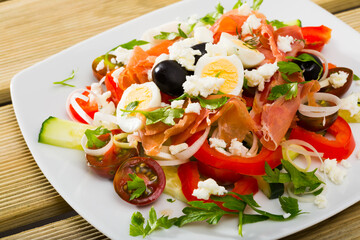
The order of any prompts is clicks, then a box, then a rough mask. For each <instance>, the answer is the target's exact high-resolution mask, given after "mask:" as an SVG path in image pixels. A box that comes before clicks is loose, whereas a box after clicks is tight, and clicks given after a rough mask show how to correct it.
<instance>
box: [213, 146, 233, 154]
mask: <svg viewBox="0 0 360 240" xmlns="http://www.w3.org/2000/svg"><path fill="white" fill-rule="evenodd" d="M215 150H216V151H218V152H219V153H222V154H224V155H226V156H230V155H231V153H229V152H228V151H226V150H225V149H223V148H220V147H216V148H215Z"/></svg>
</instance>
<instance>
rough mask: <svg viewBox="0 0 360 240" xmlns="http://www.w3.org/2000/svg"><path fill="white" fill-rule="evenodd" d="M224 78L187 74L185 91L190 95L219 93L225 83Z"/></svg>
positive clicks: (204, 95) (205, 95) (184, 85)
mask: <svg viewBox="0 0 360 240" xmlns="http://www.w3.org/2000/svg"><path fill="white" fill-rule="evenodd" d="M224 81H225V80H224V79H223V78H216V77H205V78H201V77H199V76H195V75H192V76H186V81H185V82H184V83H183V88H184V91H185V93H187V94H189V95H190V96H195V97H196V96H199V95H201V96H203V97H205V98H206V97H208V96H209V95H210V94H213V93H217V92H218V91H219V89H220V87H221V85H223V83H224Z"/></svg>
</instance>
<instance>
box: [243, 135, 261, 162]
mask: <svg viewBox="0 0 360 240" xmlns="http://www.w3.org/2000/svg"><path fill="white" fill-rule="evenodd" d="M252 135H253V142H252V145H251V148H250V150H249V151H248V152H247V153H246V156H245V157H254V156H255V155H256V154H257V151H258V149H259V144H258V138H257V137H256V135H255V134H254V133H253V134H252Z"/></svg>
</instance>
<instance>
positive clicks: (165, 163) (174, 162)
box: [156, 159, 190, 166]
mask: <svg viewBox="0 0 360 240" xmlns="http://www.w3.org/2000/svg"><path fill="white" fill-rule="evenodd" d="M156 161H157V163H158V164H159V165H160V166H177V165H181V164H184V163H187V162H189V161H190V160H189V159H183V160H180V159H175V160H156Z"/></svg>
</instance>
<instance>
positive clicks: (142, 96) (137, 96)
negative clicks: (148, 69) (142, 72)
mask: <svg viewBox="0 0 360 240" xmlns="http://www.w3.org/2000/svg"><path fill="white" fill-rule="evenodd" d="M152 98H153V94H152V91H151V90H150V89H149V88H148V87H146V86H141V87H138V88H134V89H133V90H132V91H130V92H128V94H127V96H126V99H125V101H124V105H125V106H127V105H128V104H129V103H131V102H134V101H139V105H138V106H137V108H136V109H147V108H149V107H150V106H149V103H150V101H151V99H152Z"/></svg>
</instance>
